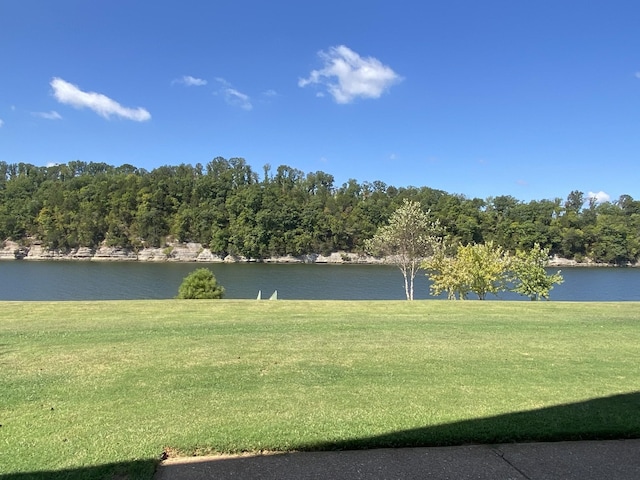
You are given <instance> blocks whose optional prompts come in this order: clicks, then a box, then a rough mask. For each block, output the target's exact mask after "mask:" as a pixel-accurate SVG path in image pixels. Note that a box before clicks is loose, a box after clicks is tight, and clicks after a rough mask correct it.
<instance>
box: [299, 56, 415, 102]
mask: <svg viewBox="0 0 640 480" xmlns="http://www.w3.org/2000/svg"><path fill="white" fill-rule="evenodd" d="M318 56H319V57H320V58H321V59H322V61H323V63H324V67H323V68H322V69H320V70H312V71H311V73H310V74H309V77H308V78H301V79H300V80H298V86H300V87H306V86H307V85H311V84H319V85H322V86H324V87H325V88H326V89H327V91H328V92H329V93H330V94H331V95H332V96H333V98H334V100H335V101H336V103H343V104H344V103H351V102H352V101H353V100H355V99H356V98H379V97H380V96H381V95H382V94H383V93H384V92H385V91H386V90H388V89H389V88H390V87H391V86H392V85H394V84H396V83H398V82H400V81H401V80H402V77H401V76H400V75H398V74H397V73H396V72H394V71H393V70H392V69H391V68H390V67H388V66H387V65H383V64H382V63H381V62H380V60H378V59H377V58H373V57H367V58H362V57H361V56H360V55H358V54H357V53H356V52H354V51H353V50H351V49H350V48H348V47H345V46H344V45H340V46H337V47H331V48H330V49H329V50H328V51H327V52H325V51H320V52H319V53H318Z"/></svg>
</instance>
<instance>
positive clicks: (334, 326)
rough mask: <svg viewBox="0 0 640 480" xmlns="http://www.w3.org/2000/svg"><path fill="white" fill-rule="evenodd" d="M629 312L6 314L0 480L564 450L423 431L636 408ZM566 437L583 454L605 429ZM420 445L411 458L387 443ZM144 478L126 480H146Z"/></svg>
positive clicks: (580, 308)
mask: <svg viewBox="0 0 640 480" xmlns="http://www.w3.org/2000/svg"><path fill="white" fill-rule="evenodd" d="M639 312H640V304H638V303H552V302H549V303H546V302H545V303H528V302H478V301H475V302H471V301H469V302H446V301H419V302H400V301H398V302H393V301H377V302H376V301H363V302H330V301H277V302H269V301H262V302H258V301H247V300H244V301H241V300H238V301H233V300H223V301H179V300H167V301H164V300H163V301H122V302H120V301H114V302H57V303H56V302H24V303H21V302H4V303H0V368H1V370H0V372H1V373H0V424H2V427H0V474H7V473H18V472H37V471H55V470H62V469H77V468H81V467H88V466H89V467H91V466H96V465H105V464H112V463H117V462H125V463H126V462H133V461H135V460H145V459H154V458H159V457H160V455H161V453H162V452H163V450H164V449H170V450H171V451H172V452H180V453H181V454H185V455H191V454H194V453H211V452H239V451H258V450H292V449H294V450H295V449H303V448H332V445H335V446H336V448H338V447H340V445H348V446H350V447H367V446H383V445H384V444H385V443H394V444H403V442H404V443H407V444H412V445H413V444H424V445H434V444H449V443H456V442H464V441H484V440H489V439H492V440H494V439H498V440H502V441H511V440H521V439H522V438H530V437H532V438H533V439H535V438H536V437H539V438H553V439H560V438H561V437H562V435H563V432H564V431H565V430H564V429H566V431H567V432H569V431H573V430H571V429H572V428H574V427H573V426H571V425H569V426H563V427H562V429H563V430H562V431H560V430H559V427H558V426H557V425H553V424H550V425H546V426H544V429H543V430H544V431H539V430H535V429H534V430H531V431H527V432H522V431H520V430H519V429H520V428H521V426H518V425H516V426H511V427H509V422H506V425H507V426H500V427H499V428H498V427H496V426H493V427H490V428H489V430H496V431H490V432H483V431H480V429H479V428H478V429H476V430H477V431H476V430H473V429H471V430H469V432H470V433H468V435H470V438H467V439H465V438H461V437H460V435H461V434H460V433H459V431H460V430H459V428H458V427H455V428H454V427H452V428H451V429H450V430H447V429H444V430H443V429H442V428H439V429H438V430H435V429H434V430H429V428H430V427H440V426H442V425H446V424H454V423H455V422H461V421H465V420H474V419H482V418H487V417H494V416H498V415H505V414H510V413H514V412H522V411H530V410H535V409H540V408H544V407H550V406H555V405H561V404H570V403H575V402H583V401H585V400H589V399H595V398H602V397H608V396H611V395H615V394H620V393H631V392H638V391H640V362H639V358H640V313H639ZM580 422H584V419H581V420H580ZM608 423H609V424H611V425H612V427H611V429H612V431H608V432H606V435H607V436H616V435H618V436H624V437H626V436H638V435H640V415H637V416H636V418H635V419H629V420H627V419H624V421H621V422H620V424H617V423H615V422H608ZM536 428H537V427H536ZM575 428H577V429H578V430H576V431H577V432H578V434H582V435H585V436H587V437H588V436H589V435H591V436H593V435H596V434H597V432H598V431H599V430H598V428H600V427H598V428H596V426H593V425H591V426H590V425H589V422H587V424H585V425H582V424H581V425H577V426H576V427H575ZM590 428H591V430H590ZM416 429H422V430H420V431H419V433H417V434H415V433H414V434H413V437H411V439H410V440H406V441H405V440H402V438H403V437H402V436H397V437H394V439H392V440H389V438H388V437H385V435H388V434H389V433H393V432H404V431H412V430H413V431H415V430H416ZM456 429H457V430H456ZM482 429H484V430H486V429H487V426H486V424H483V425H482ZM554 429H555V430H554ZM456 432H458V433H456ZM465 432H466V430H465ZM581 432H582V433H581ZM464 435H467V433H464ZM572 435H573V434H572ZM381 436H382V437H381ZM376 437H381V438H382V440H381V439H380V438H378V439H377V440H375V438H376ZM559 437H560V438H559ZM152 466H153V464H152V463H147V464H144V465H143V467H142V468H141V469H139V470H140V471H136V472H129V473H130V474H131V475H132V477H134V476H136V475H138V476H139V478H149V476H150V475H151V470H152ZM95 475H96V476H98V475H102V473H96V474H95Z"/></svg>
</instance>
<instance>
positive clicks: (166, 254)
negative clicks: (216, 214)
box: [0, 240, 637, 267]
mask: <svg viewBox="0 0 640 480" xmlns="http://www.w3.org/2000/svg"><path fill="white" fill-rule="evenodd" d="M0 260H27V261H47V260H48V261H51V260H57V261H94V262H197V263H248V262H260V263H318V264H371V265H379V264H384V263H386V262H385V261H384V260H383V259H379V258H375V257H372V256H370V255H365V254H357V253H349V252H333V253H331V254H329V255H321V254H309V255H301V256H292V255H288V256H282V257H270V258H265V259H259V260H257V259H252V258H246V257H239V256H232V255H227V256H225V257H223V256H220V255H216V254H214V253H212V252H211V250H209V249H208V248H205V247H203V246H202V245H201V244H199V243H174V244H169V245H167V246H166V247H163V248H143V249H141V250H138V251H134V250H129V249H124V248H117V247H107V246H101V247H98V248H89V247H80V248H77V249H72V250H69V251H61V250H50V249H47V248H44V247H43V245H42V244H41V243H38V242H33V243H32V244H31V245H29V246H22V245H20V244H18V243H17V242H13V241H10V240H7V241H5V242H3V243H2V247H1V248H0ZM549 266H550V267H611V266H613V265H610V264H606V263H596V262H592V261H590V260H585V261H583V262H577V261H576V260H570V259H566V258H560V257H553V258H552V259H550V261H549ZM628 266H637V264H633V265H628Z"/></svg>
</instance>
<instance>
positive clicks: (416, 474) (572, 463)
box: [155, 439, 640, 480]
mask: <svg viewBox="0 0 640 480" xmlns="http://www.w3.org/2000/svg"><path fill="white" fill-rule="evenodd" d="M209 479H216V480H226V479H243V480H244V479H246V480H252V479H261V480H306V479H331V480H347V479H348V480H360V479H367V480H369V479H372V480H378V479H384V480H391V479H398V480H412V479H436V480H445V479H450V480H462V479H474V480H639V479H640V439H638V440H609V441H596V442H592V441H589V442H555V443H524V444H503V445H471V446H463V447H437V448H398V449H378V450H354V451H340V452H303V453H286V454H277V455H260V456H241V457H232V456H229V457H209V458H200V459H198V458H197V457H196V458H190V459H182V460H171V459H170V460H168V461H166V462H164V463H162V464H161V466H160V467H159V468H158V471H157V472H156V475H155V480H209Z"/></svg>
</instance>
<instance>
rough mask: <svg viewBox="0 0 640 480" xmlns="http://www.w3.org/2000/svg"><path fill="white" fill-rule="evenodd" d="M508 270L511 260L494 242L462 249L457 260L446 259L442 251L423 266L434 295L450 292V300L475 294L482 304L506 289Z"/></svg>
mask: <svg viewBox="0 0 640 480" xmlns="http://www.w3.org/2000/svg"><path fill="white" fill-rule="evenodd" d="M508 266H509V256H508V255H507V253H506V252H505V251H504V249H503V248H502V247H500V246H497V245H494V243H493V242H488V243H485V244H471V245H459V246H458V249H457V252H456V255H455V257H453V258H451V257H446V256H444V254H443V251H442V249H439V250H438V251H437V252H436V254H435V255H434V256H433V257H431V258H430V259H427V260H426V261H425V262H423V264H422V267H423V268H424V269H425V270H427V272H428V273H427V275H428V276H429V279H430V280H431V282H432V286H431V291H432V293H433V294H434V295H439V294H440V293H442V292H443V291H446V292H447V293H448V297H449V298H450V299H455V298H456V295H459V297H460V298H461V299H466V298H467V296H468V295H469V293H475V294H476V295H477V296H478V298H479V299H480V300H484V299H485V298H486V297H487V294H489V293H492V294H494V295H496V294H498V293H499V292H501V291H504V290H505V289H506V280H507V279H506V272H507V269H508Z"/></svg>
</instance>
